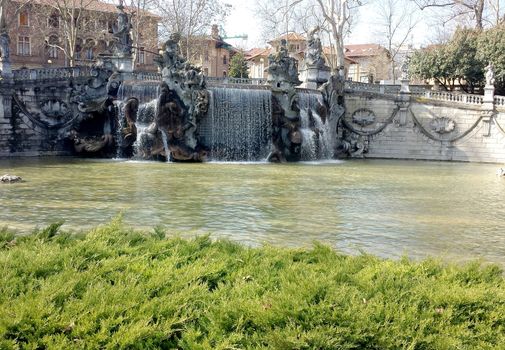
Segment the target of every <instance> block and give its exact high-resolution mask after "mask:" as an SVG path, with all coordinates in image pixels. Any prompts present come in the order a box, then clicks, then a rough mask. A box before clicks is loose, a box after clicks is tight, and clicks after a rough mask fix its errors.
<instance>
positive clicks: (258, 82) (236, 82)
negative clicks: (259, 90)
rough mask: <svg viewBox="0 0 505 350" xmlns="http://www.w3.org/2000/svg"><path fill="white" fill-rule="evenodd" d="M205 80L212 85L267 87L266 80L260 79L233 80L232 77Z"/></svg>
mask: <svg viewBox="0 0 505 350" xmlns="http://www.w3.org/2000/svg"><path fill="white" fill-rule="evenodd" d="M205 79H206V80H207V81H208V82H209V83H211V84H212V83H214V84H222V85H265V84H266V82H267V80H266V79H259V78H251V79H246V78H231V77H225V78H216V77H205Z"/></svg>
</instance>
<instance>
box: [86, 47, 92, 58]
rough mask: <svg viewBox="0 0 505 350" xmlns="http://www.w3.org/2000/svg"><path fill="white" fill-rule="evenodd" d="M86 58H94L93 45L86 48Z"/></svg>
mask: <svg viewBox="0 0 505 350" xmlns="http://www.w3.org/2000/svg"><path fill="white" fill-rule="evenodd" d="M86 59H87V60H92V59H93V48H92V47H88V48H86Z"/></svg>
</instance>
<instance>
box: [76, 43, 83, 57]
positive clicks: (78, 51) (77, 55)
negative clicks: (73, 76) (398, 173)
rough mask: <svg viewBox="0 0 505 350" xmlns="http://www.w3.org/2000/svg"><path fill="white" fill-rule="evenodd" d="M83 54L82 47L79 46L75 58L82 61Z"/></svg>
mask: <svg viewBox="0 0 505 350" xmlns="http://www.w3.org/2000/svg"><path fill="white" fill-rule="evenodd" d="M81 52H82V46H81V45H79V44H77V45H76V46H75V58H76V59H78V60H80V59H81Z"/></svg>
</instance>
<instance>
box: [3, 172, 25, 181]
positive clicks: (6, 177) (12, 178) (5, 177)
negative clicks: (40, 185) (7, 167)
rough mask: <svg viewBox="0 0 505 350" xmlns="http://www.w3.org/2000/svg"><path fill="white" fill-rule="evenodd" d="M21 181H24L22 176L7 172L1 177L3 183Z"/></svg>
mask: <svg viewBox="0 0 505 350" xmlns="http://www.w3.org/2000/svg"><path fill="white" fill-rule="evenodd" d="M21 181H23V179H22V178H21V177H20V176H16V175H9V174H5V175H3V176H2V177H0V182H1V183H15V182H21Z"/></svg>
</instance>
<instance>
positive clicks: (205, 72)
mask: <svg viewBox="0 0 505 350" xmlns="http://www.w3.org/2000/svg"><path fill="white" fill-rule="evenodd" d="M203 75H205V76H207V77H208V76H209V68H204V69H203Z"/></svg>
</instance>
